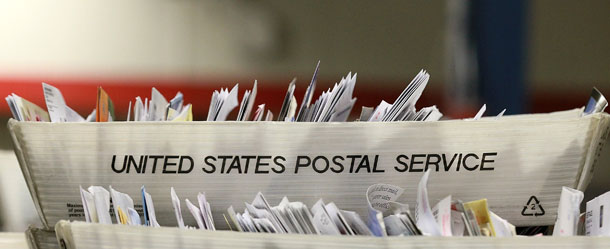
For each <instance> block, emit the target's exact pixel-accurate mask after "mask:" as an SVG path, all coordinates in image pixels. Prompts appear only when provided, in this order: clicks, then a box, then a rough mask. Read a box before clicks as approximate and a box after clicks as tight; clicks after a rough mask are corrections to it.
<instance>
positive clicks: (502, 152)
mask: <svg viewBox="0 0 610 249" xmlns="http://www.w3.org/2000/svg"><path fill="white" fill-rule="evenodd" d="M580 113H582V111H581V110H572V111H565V112H560V113H551V114H535V115H523V116H506V117H503V118H502V119H499V120H495V119H493V118H492V119H485V118H484V119H482V120H478V121H468V120H449V121H439V122H349V123H289V122H110V123H35V122H17V121H15V120H11V121H9V128H10V131H11V135H12V138H13V141H14V144H15V152H16V154H17V156H18V159H19V162H20V164H21V168H22V171H23V174H24V176H25V178H26V181H27V183H28V186H29V189H30V193H31V195H32V197H33V199H34V201H35V204H36V206H37V209H38V212H39V214H40V216H41V219H42V222H43V224H44V225H45V227H46V228H53V226H54V225H55V223H56V222H57V221H59V220H62V219H67V220H84V219H85V216H84V213H83V206H82V203H81V197H80V194H79V186H82V187H84V188H86V187H88V186H91V185H98V186H106V187H108V186H112V188H113V189H117V190H120V191H122V192H124V193H126V194H129V195H130V196H132V197H136V198H134V201H135V203H137V204H140V203H141V200H139V199H138V198H137V197H138V196H141V194H140V189H141V187H142V186H146V190H147V192H148V193H149V194H150V195H151V197H152V198H153V199H154V204H155V210H156V214H157V221H158V222H159V224H161V226H176V219H175V215H174V211H173V208H172V202H171V197H170V189H171V187H174V189H175V191H176V192H177V193H178V194H179V195H180V196H197V193H199V192H205V194H206V198H207V201H208V202H209V204H210V207H211V210H212V216H213V218H214V221H215V224H216V225H217V228H219V229H226V228H227V224H226V222H225V220H224V216H223V214H224V213H225V212H226V210H227V208H228V207H229V206H231V205H232V206H234V207H235V209H240V210H241V209H243V203H244V201H247V200H250V199H251V198H252V196H255V195H256V193H258V192H259V191H260V192H262V193H264V194H265V196H266V198H267V200H268V201H269V202H270V203H271V204H272V205H275V204H276V203H279V201H280V200H281V199H282V197H284V196H289V197H290V198H291V199H295V200H299V201H302V202H303V203H305V204H307V205H313V204H314V203H315V202H316V201H317V200H319V199H320V198H323V199H324V200H328V201H332V202H334V203H336V204H337V205H338V206H340V207H342V208H344V209H346V210H353V211H356V212H357V213H359V214H360V215H361V216H363V217H366V214H367V199H366V190H367V187H369V186H370V185H372V184H376V183H387V184H392V185H395V186H399V187H401V188H404V194H403V195H402V196H401V199H399V200H398V201H399V202H401V203H408V204H410V206H414V203H415V199H416V189H417V184H418V182H419V180H420V178H421V177H422V175H423V173H424V172H425V171H426V170H430V171H431V174H430V177H429V183H428V192H429V196H430V199H431V202H436V201H438V200H440V199H442V198H443V197H445V196H447V195H452V196H453V197H454V198H456V199H461V200H463V201H471V200H477V199H481V198H487V200H488V203H489V207H490V209H491V210H493V212H494V213H496V214H497V215H498V216H500V217H502V218H504V219H506V220H508V221H509V222H510V223H512V224H514V225H516V226H532V225H550V224H553V223H554V222H555V216H556V210H557V205H558V202H559V197H560V193H561V187H562V186H567V187H572V188H578V189H581V190H582V189H584V188H585V187H586V185H587V183H588V181H589V179H590V177H591V172H592V169H593V167H594V163H595V158H596V151H598V150H599V147H600V146H602V145H603V143H604V141H605V139H606V138H607V134H608V130H609V125H610V115H608V114H605V113H599V114H593V115H588V116H584V117H581V116H580ZM137 204H136V205H135V209H136V210H137V209H138V208H140V209H141V205H137ZM140 213H141V212H140ZM186 222H190V223H193V221H186Z"/></svg>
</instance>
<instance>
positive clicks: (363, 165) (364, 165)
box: [355, 155, 371, 173]
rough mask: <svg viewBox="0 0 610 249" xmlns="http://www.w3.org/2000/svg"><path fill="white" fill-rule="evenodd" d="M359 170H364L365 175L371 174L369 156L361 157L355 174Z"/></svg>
mask: <svg viewBox="0 0 610 249" xmlns="http://www.w3.org/2000/svg"><path fill="white" fill-rule="evenodd" d="M360 168H365V169H366V173H371V164H370V163H369V156H367V155H365V156H363V157H362V160H360V163H359V164H358V168H356V172H355V173H358V171H360Z"/></svg>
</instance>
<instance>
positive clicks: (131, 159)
mask: <svg viewBox="0 0 610 249" xmlns="http://www.w3.org/2000/svg"><path fill="white" fill-rule="evenodd" d="M127 159H128V161H127V173H129V168H130V167H131V165H133V168H134V170H135V171H136V173H138V174H139V173H140V172H142V167H140V166H139V165H138V164H137V163H136V159H135V158H134V157H133V155H129V157H128V158H127Z"/></svg>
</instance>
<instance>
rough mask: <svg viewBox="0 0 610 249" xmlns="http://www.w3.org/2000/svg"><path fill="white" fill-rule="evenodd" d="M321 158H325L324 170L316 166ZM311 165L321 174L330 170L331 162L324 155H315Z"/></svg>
mask: <svg viewBox="0 0 610 249" xmlns="http://www.w3.org/2000/svg"><path fill="white" fill-rule="evenodd" d="M320 159H323V160H324V169H322V170H318V167H316V162H317V161H319V160H320ZM311 166H312V168H313V170H314V171H315V172H318V173H320V174H321V173H324V172H326V171H327V170H328V168H329V167H330V163H329V162H328V159H326V157H324V156H317V157H315V158H314V159H313V162H312V163H311Z"/></svg>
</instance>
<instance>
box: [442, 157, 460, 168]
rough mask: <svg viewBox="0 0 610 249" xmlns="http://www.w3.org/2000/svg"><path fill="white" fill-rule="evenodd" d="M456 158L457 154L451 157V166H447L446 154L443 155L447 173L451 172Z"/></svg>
mask: <svg viewBox="0 0 610 249" xmlns="http://www.w3.org/2000/svg"><path fill="white" fill-rule="evenodd" d="M455 157H457V154H453V157H451V161H449V164H447V157H445V154H443V167H444V168H445V171H449V170H450V169H451V165H453V161H455Z"/></svg>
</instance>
